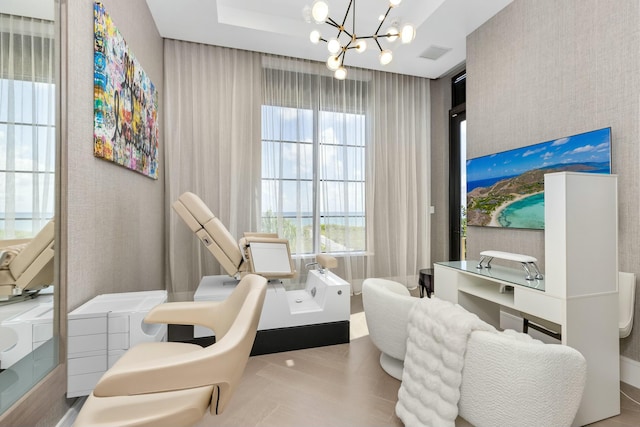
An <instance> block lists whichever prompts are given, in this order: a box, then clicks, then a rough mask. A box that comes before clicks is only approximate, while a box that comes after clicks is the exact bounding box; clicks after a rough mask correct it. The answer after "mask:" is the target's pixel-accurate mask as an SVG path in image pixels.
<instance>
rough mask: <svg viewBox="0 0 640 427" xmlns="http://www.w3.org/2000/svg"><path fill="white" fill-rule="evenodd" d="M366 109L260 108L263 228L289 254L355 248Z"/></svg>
mask: <svg viewBox="0 0 640 427" xmlns="http://www.w3.org/2000/svg"><path fill="white" fill-rule="evenodd" d="M365 226H366V223H365V116H364V115H363V114H358V113H353V112H339V111H323V110H321V109H302V108H293V107H281V106H274V105H264V106H263V107H262V231H264V232H273V233H278V234H279V235H280V236H281V237H285V238H287V239H289V241H290V245H291V251H292V253H295V254H309V253H317V252H327V253H340V252H362V251H364V250H365V249H366V240H365Z"/></svg>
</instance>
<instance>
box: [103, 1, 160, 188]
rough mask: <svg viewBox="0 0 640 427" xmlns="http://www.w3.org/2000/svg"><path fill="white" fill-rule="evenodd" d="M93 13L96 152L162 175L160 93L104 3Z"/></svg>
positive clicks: (149, 172) (137, 169)
mask: <svg viewBox="0 0 640 427" xmlns="http://www.w3.org/2000/svg"><path fill="white" fill-rule="evenodd" d="M93 15H94V83H93V91H94V108H93V110H94V130H93V133H94V135H93V141H94V145H93V154H94V156H96V157H99V158H102V159H105V160H108V161H110V162H114V163H116V164H118V165H121V166H124V167H126V168H129V169H131V170H134V171H136V172H139V173H142V174H144V175H146V176H148V177H151V178H153V179H158V92H157V90H156V88H155V86H154V85H153V83H152V82H151V80H150V79H149V77H148V76H147V74H146V73H145V72H144V70H143V69H142V67H141V66H140V63H139V62H138V60H137V59H136V57H135V56H134V55H133V53H132V52H131V50H130V49H129V47H128V46H127V43H126V42H125V40H124V38H123V37H122V35H121V34H120V32H119V31H118V29H117V28H116V26H115V25H114V23H113V21H112V20H111V17H110V16H109V14H108V13H107V12H106V11H105V9H104V6H103V5H102V3H99V2H95V3H94V8H93Z"/></svg>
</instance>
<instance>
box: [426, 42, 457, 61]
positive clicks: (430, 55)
mask: <svg viewBox="0 0 640 427" xmlns="http://www.w3.org/2000/svg"><path fill="white" fill-rule="evenodd" d="M450 50H451V48H450V47H442V46H436V45H431V46H429V47H428V48H427V50H425V51H424V52H422V54H421V55H420V58H425V59H431V60H433V61H435V60H436V59H439V58H440V57H441V56H442V55H444V54H445V53H447V52H449V51H450Z"/></svg>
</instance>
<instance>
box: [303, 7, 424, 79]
mask: <svg viewBox="0 0 640 427" xmlns="http://www.w3.org/2000/svg"><path fill="white" fill-rule="evenodd" d="M401 1H402V0H389V7H388V8H387V12H386V13H385V14H384V15H380V17H379V18H378V19H379V21H380V24H379V25H378V28H377V29H376V31H375V32H374V33H373V34H372V35H369V36H360V35H357V33H356V0H350V1H349V6H348V7H347V11H346V12H345V14H344V18H343V19H342V23H340V22H338V21H335V20H334V19H332V18H330V17H329V6H328V5H327V3H326V2H324V1H323V0H317V1H316V2H314V3H313V6H312V7H311V16H312V17H313V20H314V21H315V22H316V23H317V24H323V23H324V24H329V25H330V26H332V27H334V28H337V29H338V34H337V35H336V36H335V37H330V38H323V37H322V35H321V34H320V31H318V30H313V31H311V34H309V39H310V40H311V42H312V43H314V44H318V43H320V42H321V41H323V42H325V43H327V49H328V50H329V59H327V68H329V69H330V70H331V71H333V72H334V77H335V78H336V79H339V80H344V79H345V78H346V77H347V69H346V68H345V67H344V59H345V57H346V56H347V52H348V51H349V50H351V49H355V50H356V52H358V53H362V52H364V51H365V50H366V49H367V42H366V40H368V39H373V40H374V41H375V43H376V45H377V46H378V49H380V54H379V60H380V64H382V65H387V64H388V63H390V62H391V60H392V59H393V53H392V52H391V50H389V49H383V48H382V46H381V45H380V41H379V39H382V38H386V39H387V41H388V42H392V43H393V42H394V41H396V40H397V39H398V38H399V39H400V40H401V41H402V43H410V42H411V41H412V40H413V39H414V38H415V37H416V30H415V28H414V26H413V25H411V24H405V25H403V26H402V27H401V28H399V27H400V25H399V24H398V23H397V22H393V23H392V24H391V26H390V27H389V28H387V29H385V30H384V31H383V33H382V34H381V33H380V29H381V28H382V26H383V25H384V23H385V21H386V19H387V16H388V15H389V12H390V11H391V9H393V8H394V7H396V6H398V5H399V4H400V2H401ZM349 13H351V29H350V30H348V29H347V27H346V24H347V20H348V18H349Z"/></svg>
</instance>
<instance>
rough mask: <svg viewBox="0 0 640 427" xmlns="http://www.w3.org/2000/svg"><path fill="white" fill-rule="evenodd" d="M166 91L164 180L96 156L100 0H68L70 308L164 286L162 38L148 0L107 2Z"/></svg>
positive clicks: (159, 86) (144, 65)
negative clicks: (96, 4)
mask: <svg viewBox="0 0 640 427" xmlns="http://www.w3.org/2000/svg"><path fill="white" fill-rule="evenodd" d="M102 3H103V4H104V6H105V9H106V11H107V13H109V14H110V15H111V18H112V19H113V22H114V24H115V26H116V27H117V28H118V29H119V31H120V33H121V34H122V35H123V37H124V39H125V40H126V42H127V44H128V45H129V47H130V49H131V51H132V52H133V53H134V55H135V56H136V58H137V59H138V61H139V62H140V64H141V66H142V68H143V69H144V71H145V72H146V73H147V75H149V77H150V78H151V81H152V82H153V83H154V85H155V86H156V88H157V90H158V91H159V95H160V99H159V101H160V102H159V104H160V112H159V115H158V116H159V118H160V168H159V179H158V180H157V181H156V180H152V179H150V178H147V177H146V176H144V175H142V174H139V173H136V172H133V171H131V170H128V169H126V168H123V167H121V166H118V165H115V164H113V163H110V162H107V161H104V160H102V159H98V158H95V157H94V156H93V151H92V150H93V1H91V0H72V1H70V2H69V3H68V23H69V25H68V28H67V29H66V31H67V33H68V40H69V44H68V63H67V65H66V66H67V72H68V77H69V82H68V93H67V102H68V105H67V112H66V114H67V120H68V138H67V145H66V150H67V151H66V156H67V163H68V169H67V171H66V173H67V182H68V184H67V188H66V194H67V197H68V201H67V213H68V254H67V256H68V266H67V267H68V277H67V281H68V282H67V291H68V308H69V310H70V311H71V310H73V309H74V308H76V307H78V306H79V305H81V304H83V303H84V302H86V301H88V300H89V299H91V298H93V297H94V296H95V295H98V294H102V293H111V292H127V291H142V290H151V289H163V288H164V274H163V269H164V248H165V242H164V217H165V206H164V201H163V195H164V181H163V180H164V170H163V169H164V168H163V163H162V147H163V144H164V143H165V138H164V134H163V126H162V96H163V93H164V88H163V41H162V38H161V37H160V35H159V33H158V31H157V29H156V27H155V24H154V22H153V20H152V18H151V14H150V12H149V10H148V7H147V4H146V2H145V1H144V0H133V1H132V0H104V1H103V2H102Z"/></svg>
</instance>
